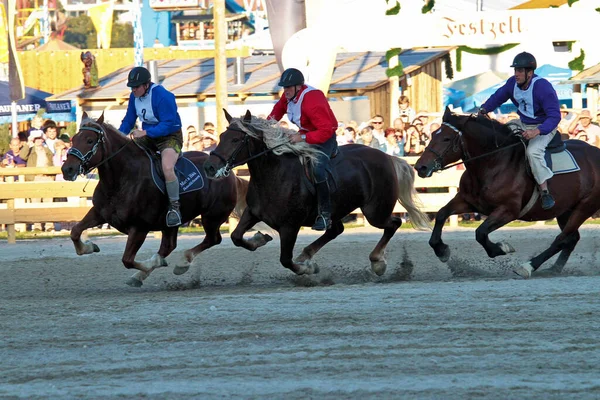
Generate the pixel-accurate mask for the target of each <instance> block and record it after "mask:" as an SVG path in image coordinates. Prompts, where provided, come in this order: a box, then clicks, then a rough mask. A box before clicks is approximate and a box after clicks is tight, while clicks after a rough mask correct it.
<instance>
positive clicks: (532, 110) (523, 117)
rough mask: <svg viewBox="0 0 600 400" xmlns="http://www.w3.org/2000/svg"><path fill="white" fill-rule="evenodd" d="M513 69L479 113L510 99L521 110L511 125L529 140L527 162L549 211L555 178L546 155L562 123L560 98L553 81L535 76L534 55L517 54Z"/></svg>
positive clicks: (535, 62) (544, 207) (551, 204)
mask: <svg viewBox="0 0 600 400" xmlns="http://www.w3.org/2000/svg"><path fill="white" fill-rule="evenodd" d="M511 67H513V68H514V69H515V70H514V71H515V72H514V75H513V76H511V77H510V78H509V79H508V80H507V81H506V83H505V84H504V85H503V86H502V87H500V88H499V89H498V90H497V91H496V92H495V93H494V94H492V96H491V97H490V98H489V99H488V100H487V101H486V102H485V103H483V104H482V106H481V109H480V110H479V112H480V113H481V114H487V113H488V111H492V110H495V109H496V108H498V107H500V105H502V104H503V103H504V102H505V101H507V100H509V99H510V100H511V101H512V102H513V104H514V105H515V106H516V107H517V113H518V114H519V118H520V119H516V120H512V121H510V122H509V125H513V126H516V127H518V128H519V129H521V130H522V131H523V133H522V135H523V137H524V138H525V139H527V140H529V144H528V145H527V150H526V153H527V159H528V161H529V164H530V166H531V172H532V174H533V176H534V178H535V181H536V182H537V184H538V185H539V187H540V190H541V196H540V197H541V203H542V208H543V209H544V210H549V209H551V208H552V207H554V204H555V202H554V198H553V197H552V195H551V194H550V191H549V189H548V179H550V178H552V176H553V175H554V174H553V172H552V170H551V169H550V168H548V166H547V165H546V160H545V159H544V153H545V151H546V146H548V143H550V141H551V140H552V138H553V137H554V135H555V134H556V132H557V127H558V123H559V122H560V119H561V115H560V104H559V102H558V96H557V95H556V91H555V90H554V86H552V84H551V83H550V82H549V81H547V80H546V79H544V78H542V77H540V76H538V75H536V74H535V69H536V68H537V61H536V59H535V57H534V56H533V54H531V53H527V52H522V53H519V54H517V55H516V56H515V58H514V60H513V63H512V65H511Z"/></svg>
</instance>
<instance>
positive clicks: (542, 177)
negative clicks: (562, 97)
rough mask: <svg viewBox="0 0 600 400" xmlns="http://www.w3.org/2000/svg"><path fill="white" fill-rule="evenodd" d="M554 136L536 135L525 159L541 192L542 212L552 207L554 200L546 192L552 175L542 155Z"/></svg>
mask: <svg viewBox="0 0 600 400" xmlns="http://www.w3.org/2000/svg"><path fill="white" fill-rule="evenodd" d="M555 134H556V131H554V132H551V133H549V134H548V135H538V136H536V137H534V138H533V139H531V140H530V141H529V144H528V146H527V159H528V160H529V165H531V172H532V173H533V177H534V178H535V181H536V182H537V184H538V185H539V187H540V190H541V192H542V195H541V202H542V208H543V209H544V210H548V209H550V208H552V207H554V198H553V197H552V195H551V194H550V191H549V190H548V182H547V181H548V179H550V178H552V176H553V175H554V174H553V173H552V170H551V169H550V168H548V166H547V165H546V160H545V159H544V153H545V152H546V146H548V143H550V140H552V137H554V135H555Z"/></svg>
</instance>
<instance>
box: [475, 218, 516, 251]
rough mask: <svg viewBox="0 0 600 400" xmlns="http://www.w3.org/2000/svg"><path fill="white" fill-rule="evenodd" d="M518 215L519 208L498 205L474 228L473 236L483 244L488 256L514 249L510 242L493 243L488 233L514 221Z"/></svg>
mask: <svg viewBox="0 0 600 400" xmlns="http://www.w3.org/2000/svg"><path fill="white" fill-rule="evenodd" d="M515 209H516V211H515ZM518 215H519V209H518V208H517V207H514V209H511V208H508V207H506V206H501V207H498V208H496V209H495V210H494V211H493V212H492V213H491V214H490V215H489V216H488V217H487V218H486V220H485V221H484V222H483V224H481V225H479V228H477V229H476V230H475V238H476V239H477V241H478V242H479V244H481V245H482V246H483V248H484V249H485V251H486V252H487V254H488V256H489V257H490V258H494V257H497V256H504V255H506V254H508V253H514V251H515V249H514V248H513V247H512V246H511V245H510V244H508V243H506V242H498V243H494V242H492V241H491V240H490V239H489V234H490V233H492V232H494V231H495V230H497V229H499V228H502V227H503V226H504V225H506V224H508V223H509V222H511V221H514V220H515V219H517V217H518Z"/></svg>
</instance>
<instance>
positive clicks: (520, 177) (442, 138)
mask: <svg viewBox="0 0 600 400" xmlns="http://www.w3.org/2000/svg"><path fill="white" fill-rule="evenodd" d="M565 145H566V149H567V150H568V151H569V152H570V153H571V154H572V156H573V157H574V158H575V160H576V162H577V164H578V165H579V168H580V171H579V172H571V173H567V174H561V175H556V174H555V175H554V177H552V178H551V179H550V180H549V181H548V185H549V188H550V191H551V192H552V194H553V196H554V198H555V200H556V205H555V206H554V207H552V208H551V209H549V210H543V209H542V207H541V204H540V202H539V201H536V200H537V196H536V195H537V194H538V189H537V184H536V183H535V181H534V179H533V176H532V175H531V172H530V171H529V165H528V162H527V159H526V156H525V142H524V140H523V139H522V137H521V136H520V134H519V132H513V131H512V130H511V129H510V128H509V127H508V126H507V125H503V124H501V123H499V122H498V121H495V120H490V119H488V118H486V117H483V116H476V115H458V114H454V113H452V112H451V111H450V110H449V109H448V108H446V111H445V113H444V116H443V123H442V126H441V127H440V128H439V129H438V130H437V131H436V132H434V133H433V134H432V138H431V142H430V143H429V145H428V146H427V147H426V148H425V151H424V153H423V155H422V156H421V157H420V158H419V160H418V161H417V163H416V164H415V169H416V170H417V172H418V174H419V176H421V177H423V178H426V177H430V176H431V175H432V174H433V173H434V172H436V171H441V170H444V169H447V168H449V167H452V166H453V165H457V164H453V163H456V162H458V161H459V160H462V163H464V165H465V169H466V170H465V172H464V173H463V175H462V177H461V180H460V187H459V191H458V194H457V195H456V196H455V197H454V198H453V199H452V200H450V201H449V202H448V204H446V205H445V206H444V207H442V208H441V209H440V210H439V211H438V213H437V215H436V218H435V225H434V228H433V232H432V234H431V238H430V239H429V245H430V246H431V247H432V248H433V250H434V251H435V254H436V256H437V257H438V258H439V259H440V260H441V261H442V262H447V261H448V259H449V258H450V248H449V247H448V245H446V244H445V243H444V242H443V241H442V228H443V226H444V223H445V222H446V219H447V218H448V217H449V216H451V215H454V214H463V213H471V212H478V213H481V214H484V215H487V216H488V217H487V218H486V220H485V221H484V222H483V223H482V224H481V225H480V226H479V227H478V228H477V230H476V231H475V237H476V239H477V242H479V243H480V244H481V245H482V246H483V248H484V249H485V250H486V252H487V254H488V256H489V257H491V258H494V257H497V256H501V255H506V254H508V253H512V252H514V251H515V249H514V248H513V247H512V246H511V245H510V244H508V243H506V242H499V243H494V242H492V241H490V239H489V237H488V236H489V234H490V233H492V232H493V231H495V230H497V229H499V228H501V227H502V226H504V225H506V224H507V223H509V222H511V221H514V220H517V219H519V220H523V221H545V220H549V219H552V218H556V219H557V221H558V225H559V227H560V229H561V233H560V234H559V235H558V236H557V237H556V238H555V239H554V241H553V242H552V244H551V245H550V247H549V248H547V249H546V250H544V251H543V252H542V253H541V254H539V255H537V256H535V257H533V258H532V259H531V260H529V261H527V262H525V263H523V264H521V265H519V266H517V267H516V268H514V272H515V273H517V274H518V275H520V276H522V277H524V278H529V277H530V276H531V274H532V273H533V272H534V271H536V270H537V269H538V268H539V267H540V266H541V265H542V264H543V263H544V262H546V261H547V260H548V259H550V258H551V257H552V256H554V255H555V254H557V253H559V252H560V255H559V256H558V258H557V260H556V262H555V263H554V265H553V266H552V267H551V268H550V269H549V270H548V273H550V274H559V273H561V272H562V269H563V267H564V266H565V264H566V263H567V261H568V259H569V256H570V255H571V253H572V252H573V250H574V249H575V246H576V245H577V242H578V241H579V238H580V235H579V231H578V230H579V227H580V226H581V224H583V222H584V221H585V220H586V219H588V218H589V217H591V216H592V214H594V213H595V212H596V211H598V209H600V149H599V148H597V147H594V146H591V145H589V144H587V143H586V142H584V141H581V140H568V141H566V142H565ZM458 164H460V163H458ZM533 240H535V239H533Z"/></svg>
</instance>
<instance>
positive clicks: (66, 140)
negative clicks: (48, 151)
mask: <svg viewBox="0 0 600 400" xmlns="http://www.w3.org/2000/svg"><path fill="white" fill-rule="evenodd" d="M70 148H71V138H70V137H69V135H67V134H65V133H63V134H62V135H60V138H59V139H58V140H57V141H56V143H54V150H55V151H54V156H53V157H52V165H54V166H55V167H62V165H63V163H64V162H65V160H66V159H67V153H68V152H69V149H70ZM59 177H60V179H59ZM56 180H57V181H58V180H63V179H62V174H58V175H56Z"/></svg>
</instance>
